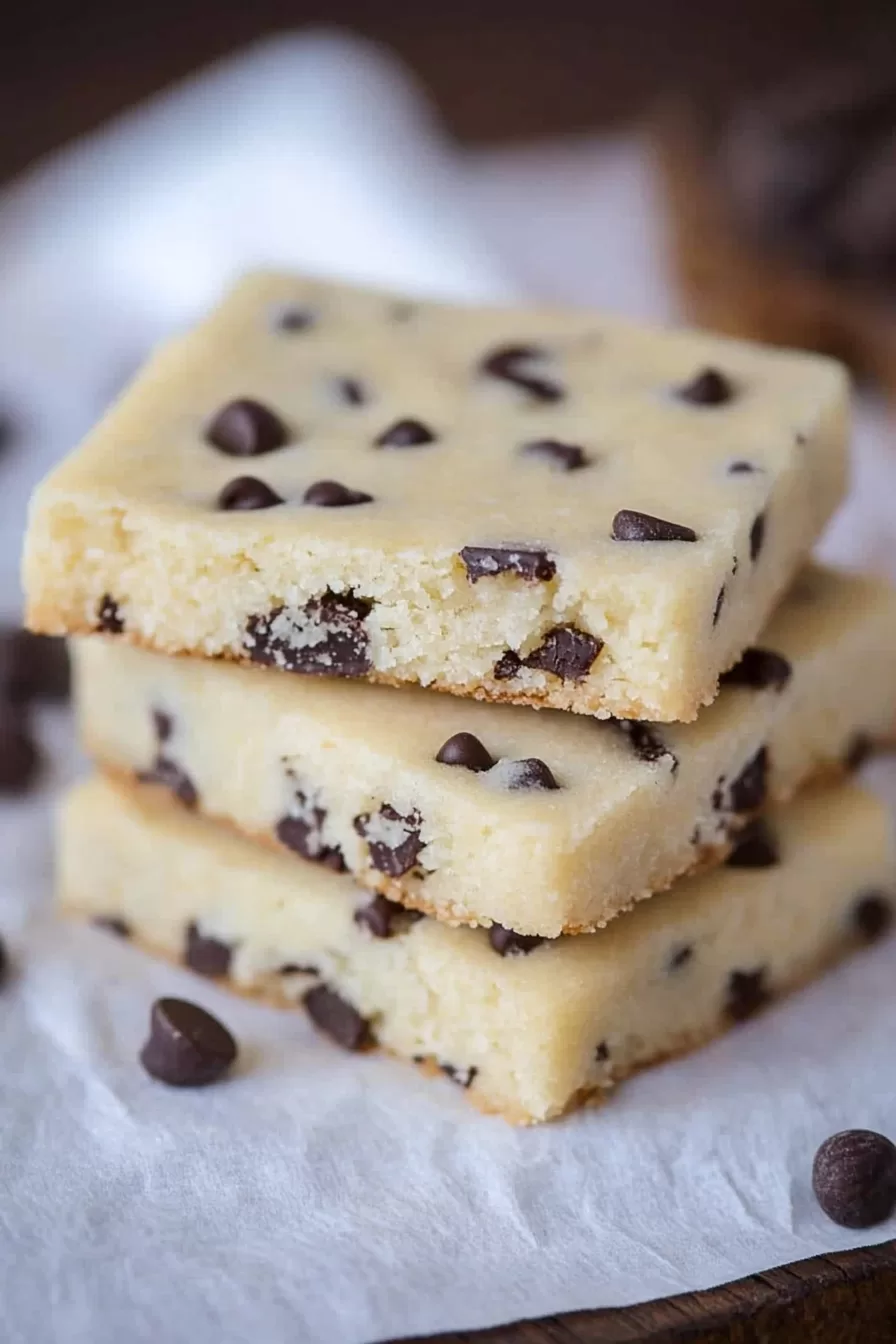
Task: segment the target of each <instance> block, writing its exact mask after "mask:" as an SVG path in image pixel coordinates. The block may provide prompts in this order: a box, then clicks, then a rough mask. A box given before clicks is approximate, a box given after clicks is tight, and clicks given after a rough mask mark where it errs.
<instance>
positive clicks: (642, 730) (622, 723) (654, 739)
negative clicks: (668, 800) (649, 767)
mask: <svg viewBox="0 0 896 1344" xmlns="http://www.w3.org/2000/svg"><path fill="white" fill-rule="evenodd" d="M607 722H608V723H612V725H613V727H614V728H617V729H618V730H619V732H621V733H624V734H625V736H626V737H627V738H628V740H629V742H630V743H631V745H632V748H633V750H634V753H635V755H636V756H637V757H638V760H640V761H648V762H651V761H659V760H662V758H663V757H664V756H668V757H669V759H670V760H671V762H672V773H673V775H674V774H675V773H676V771H677V770H678V757H677V756H676V755H675V753H674V752H672V751H670V750H669V748H668V747H667V746H666V744H665V742H664V741H663V739H662V737H661V736H660V734H659V732H658V731H657V729H656V728H654V727H653V726H652V725H651V724H649V723H642V722H641V721H640V719H613V718H611V719H608V720H607Z"/></svg>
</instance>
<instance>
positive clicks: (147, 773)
mask: <svg viewBox="0 0 896 1344" xmlns="http://www.w3.org/2000/svg"><path fill="white" fill-rule="evenodd" d="M137 779H138V780H139V781H140V783H141V784H161V785H162V786H163V787H164V788H166V789H170V790H171V792H172V793H173V794H174V796H175V798H177V799H178V800H179V801H180V802H182V803H183V805H184V807H189V808H194V807H195V806H196V804H197V803H198V802H199V792H198V790H197V788H196V785H195V784H194V783H193V781H192V779H190V776H189V775H188V774H187V772H186V770H184V769H183V768H182V767H181V766H179V765H178V764H177V762H176V761H172V760H171V758H170V757H168V756H166V755H165V754H164V753H163V752H159V753H158V755H157V756H156V758H155V760H154V761H153V763H152V766H151V767H150V769H149V770H141V771H139V773H138V775H137Z"/></svg>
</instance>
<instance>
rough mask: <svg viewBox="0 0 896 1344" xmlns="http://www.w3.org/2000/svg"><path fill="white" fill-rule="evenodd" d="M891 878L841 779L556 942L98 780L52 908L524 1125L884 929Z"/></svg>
mask: <svg viewBox="0 0 896 1344" xmlns="http://www.w3.org/2000/svg"><path fill="white" fill-rule="evenodd" d="M763 827H764V828H765V829H763ZM893 878H894V862H893V852H892V846H891V841H890V835H889V826H888V818H887V816H886V814H885V812H884V809H883V807H882V806H881V805H880V804H879V803H878V802H877V801H876V800H875V799H874V798H872V797H871V796H869V795H868V794H865V793H863V792H862V791H861V790H859V789H857V788H855V787H854V786H849V785H846V786H841V787H838V788H835V789H828V790H825V791H823V792H816V793H813V794H809V795H807V796H805V797H801V798H799V799H797V800H796V801H795V802H793V803H791V804H789V806H788V807H786V808H784V809H781V810H778V811H776V812H773V813H772V814H771V815H770V817H769V818H768V819H767V821H766V822H765V823H762V824H760V825H756V826H754V827H752V828H751V829H750V830H749V831H748V833H747V835H746V837H745V839H744V841H743V843H742V845H741V847H740V849H739V850H738V851H736V852H735V855H734V861H733V863H732V862H731V861H729V864H728V865H727V866H726V867H723V868H720V869H717V870H716V871H715V872H712V873H708V874H704V875H702V876H699V877H695V878H690V879H687V880H685V881H683V882H681V883H679V884H678V886H677V887H675V888H673V889H672V890H671V891H669V892H666V893H664V894H663V895H660V896H656V897H654V898H653V899H652V900H649V901H646V902H644V903H643V904H642V905H640V906H638V907H637V908H636V909H635V910H634V911H632V912H631V913H630V914H627V915H623V916H621V917H620V918H619V919H618V920H616V921H615V922H614V923H613V924H612V925H611V926H610V927H609V928H607V929H605V930H601V931H600V932H597V933H593V934H581V935H578V936H566V937H561V938H558V939H555V940H553V941H541V940H539V939H536V938H528V939H526V938H522V937H521V936H519V935H512V934H509V933H507V931H505V930H501V929H500V928H499V927H496V928H493V929H491V930H486V929H469V928H460V929H458V928H448V927H446V926H444V925H442V924H439V923H438V922H437V921H435V920H433V919H430V918H428V917H415V916H414V915H413V914H411V913H409V912H407V911H404V910H402V909H401V908H400V907H398V906H394V905H391V904H390V903H389V902H388V901H386V900H385V899H384V898H383V897H382V896H380V897H374V898H371V896H370V893H369V892H363V891H362V890H360V889H359V888H358V887H356V886H354V885H353V883H352V881H351V879H350V878H348V877H345V876H343V875H341V874H337V873H333V872H329V871H327V870H325V869H322V868H321V867H320V866H318V865H312V864H307V865H301V864H300V865H297V864H296V862H295V859H294V857H292V856H290V855H281V854H278V853H275V852H273V851H271V850H268V849H266V848H265V847H264V846H257V845H254V844H253V843H251V842H250V841H247V840H245V839H243V838H242V837H240V836H239V835H236V834H234V833H231V832H230V831H229V830H227V829H225V828H221V829H218V828H217V827H216V826H215V825H214V824H213V823H210V822H206V821H204V820H202V819H200V818H197V817H195V816H191V815H188V814H186V813H185V812H184V811H183V810H182V809H178V808H177V807H176V806H175V805H174V804H172V803H171V802H170V800H168V798H167V797H165V796H164V795H163V794H161V793H160V792H158V791H156V790H154V789H152V788H144V789H142V790H140V789H127V788H124V787H122V786H120V785H117V784H113V783H110V782H108V781H106V780H104V779H101V778H97V779H94V780H91V781H90V782H88V783H87V784H83V785H81V786H79V787H78V788H76V789H75V791H74V792H73V793H72V794H71V795H70V797H69V799H68V801H67V803H66V805H65V807H64V810H63V813H62V818H61V843H60V850H59V887H60V900H61V903H62V905H63V907H64V908H65V909H66V910H67V911H69V912H71V913H73V914H77V915H81V916H84V917H87V918H91V919H95V920H96V921H97V922H99V923H102V924H105V925H106V926H107V927H111V928H113V929H115V930H116V931H117V932H119V933H122V934H125V935H127V934H129V935H131V936H133V937H134V938H135V939H136V940H137V941H139V942H141V943H144V944H145V945H146V946H147V947H149V948H152V949H153V950H155V951H157V952H161V953H162V954H164V955H166V956H168V957H171V958H174V959H176V960H178V961H185V962H186V963H187V964H188V965H190V966H192V967H193V968H194V969H195V970H197V971H200V972H203V973H205V974H207V975H214V976H216V977H219V978H221V979H222V980H224V979H226V981H227V982H228V983H229V984H231V985H232V986H233V987H234V988H236V989H239V990H244V991H248V992H252V993H259V994H261V995H263V996H265V997H268V998H271V999H273V1000H274V1001H277V1002H281V1003H282V1002H287V1003H294V1002H304V1004H305V1007H306V1009H307V1011H308V1012H309V1013H310V1015H311V1016H312V1018H313V1019H314V1020H315V1022H316V1023H317V1025H318V1026H319V1027H321V1028H322V1029H323V1030H324V1031H326V1032H327V1033H328V1034H329V1035H331V1036H333V1037H334V1038H335V1039H336V1040H337V1041H338V1042H339V1043H341V1044H342V1045H345V1046H348V1047H349V1048H353V1049H357V1048H361V1047H362V1046H364V1045H367V1044H374V1043H379V1044H381V1045H382V1046H384V1047H386V1048H387V1049H389V1050H391V1051H393V1052H394V1053H395V1054H397V1055H402V1056H406V1057H408V1058H410V1059H413V1060H414V1061H415V1062H417V1063H421V1064H424V1063H425V1064H428V1065H429V1066H431V1067H437V1068H438V1069H441V1070H442V1071H443V1072H444V1073H445V1074H447V1075H448V1077H450V1078H451V1079H453V1081H454V1082H455V1083H457V1084H458V1085H459V1086H461V1087H463V1088H466V1089H467V1090H468V1092H469V1094H470V1097H471V1099H472V1100H473V1101H475V1102H476V1103H477V1104H478V1105H479V1106H481V1107H482V1108H483V1109H486V1110H494V1111H499V1112H501V1113H502V1114H503V1115H505V1116H506V1117H507V1118H508V1119H510V1120H513V1121H517V1122H520V1123H531V1122H534V1121H540V1120H548V1119H550V1118H551V1117H553V1116H557V1115H560V1114H562V1113H563V1112H564V1111H566V1110H569V1109H570V1108H571V1107H573V1106H575V1105H577V1104H580V1103H581V1102H583V1101H586V1100H588V1099H589V1098H593V1097H596V1096H600V1095H602V1094H604V1093H606V1091H607V1090H608V1089H610V1088H611V1087H612V1086H613V1084H614V1083H616V1082H617V1081H619V1080H620V1079H621V1078H624V1077H625V1076H626V1075H628V1074H630V1073H632V1072H633V1071H634V1070H635V1069H637V1068H640V1067H642V1066H643V1065H645V1064H648V1063H651V1062H652V1061H656V1060H658V1059H662V1058H663V1057H665V1056H668V1055H670V1054H673V1053H675V1052H678V1051H681V1050H685V1049H688V1048H690V1047H692V1046H695V1045H697V1044H699V1043H700V1042H702V1041H705V1040H707V1039H708V1038H710V1037H712V1036H714V1035H715V1034H716V1033H717V1032H719V1031H722V1030H723V1029H724V1028H725V1027H727V1026H728V1025H730V1024H731V1023H733V1022H738V1021H741V1020H743V1019H744V1018H746V1017H749V1016H751V1015H752V1014H753V1013H754V1012H755V1011H756V1010H757V1009H759V1008H761V1007H762V1006H764V1004H765V1003H766V1002H767V1001H768V1000H769V999H770V998H772V997H774V996H776V995H778V994H780V993H782V992H783V991H785V990H788V989H790V988H791V987H793V986H795V985H797V984H799V983H800V982H801V981H803V980H805V979H806V978H807V977H809V976H811V975H813V974H814V973H816V972H817V971H818V970H819V969H821V968H822V967H823V966H824V965H825V964H826V963H828V962H830V961H831V960H832V959H834V958H835V957H836V956H837V955H839V954H841V953H843V952H845V951H847V950H848V949H849V948H850V947H852V946H855V945H856V944H857V943H859V942H867V941H870V940H872V939H873V938H874V937H876V936H878V935H879V934H881V933H883V932H884V931H885V929H886V928H887V927H888V926H889V923H890V917H891V913H892V909H893V903H892V894H891V893H892V891H893Z"/></svg>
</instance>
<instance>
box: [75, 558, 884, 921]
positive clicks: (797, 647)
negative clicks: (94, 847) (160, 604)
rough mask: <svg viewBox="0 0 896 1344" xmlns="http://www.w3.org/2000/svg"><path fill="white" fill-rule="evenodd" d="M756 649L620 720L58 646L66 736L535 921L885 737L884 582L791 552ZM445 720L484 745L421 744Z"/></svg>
mask: <svg viewBox="0 0 896 1344" xmlns="http://www.w3.org/2000/svg"><path fill="white" fill-rule="evenodd" d="M760 647H761V649H762V653H761V654H758V655H757V654H755V653H751V654H749V655H748V656H747V657H746V658H745V659H744V661H743V663H742V664H741V665H739V670H738V672H737V673H736V674H735V677H742V678H743V679H744V680H745V681H746V684H737V682H736V680H734V679H732V678H730V677H729V678H728V680H727V682H726V684H725V685H724V686H723V688H722V690H721V693H720V694H719V696H718V698H717V700H716V701H715V703H714V704H712V705H710V706H709V707H707V708H706V709H705V710H704V711H703V712H702V713H701V715H700V717H699V718H698V720H697V721H696V722H695V723H692V724H677V725H649V724H635V725H628V726H627V728H623V727H621V726H620V725H619V724H618V723H615V722H607V721H591V722H589V721H587V720H584V719H582V718H580V717H575V716H571V715H568V714H560V713H557V712H551V711H544V712H542V713H540V714H534V713H532V711H531V710H528V709H523V708H516V707H512V706H507V705H486V704H482V703H478V702H475V701H469V700H458V699H454V698H451V697H448V696H433V695H431V694H429V693H428V692H426V691H421V690H414V689H410V688H406V689H404V690H401V691H396V690H391V689H388V688H385V687H374V686H369V685H358V684H356V683H351V682H346V681H336V680H334V679H329V678H328V679H323V678H309V677H285V676H278V675H274V674H268V675H264V674H259V673H257V672H255V671H254V670H250V669H243V668H238V667H234V666H231V665H228V664H226V663H223V662H206V661H202V660H198V659H192V658H174V659H172V658H166V657H163V656H160V655H158V654H154V653H148V652H146V651H144V650H140V649H135V648H131V647H128V646H127V645H126V644H124V643H122V641H120V640H116V639H113V638H109V639H98V638H96V637H90V638H86V639H81V640H76V641H75V644H74V648H75V654H76V667H77V672H78V676H77V700H78V707H79V715H80V724H81V733H82V737H83V739H84V741H85V744H86V745H87V748H88V750H89V751H90V753H91V755H93V756H94V758H96V759H98V760H99V761H101V762H103V763H104V764H105V765H106V766H109V767H112V768H113V769H115V770H116V771H118V772H123V773H126V774H128V775H131V776H133V775H134V774H137V775H139V776H140V777H142V778H146V779H153V780H155V781H156V782H158V783H161V784H165V785H167V786H168V788H169V789H170V790H171V791H172V792H173V793H174V794H175V795H176V796H178V797H179V798H180V799H181V801H182V802H184V803H186V804H188V805H189V806H192V807H198V809H199V810H201V811H203V812H205V813H207V814H208V815H210V816H212V817H216V818H221V819H225V820H227V821H229V822H231V823H233V824H235V825H236V826H237V827H239V828H240V829H241V830H243V831H244V832H246V833H247V834H249V835H251V836H255V837H258V838H262V839H265V840H267V841H268V842H269V843H272V844H277V845H284V846H286V847H287V848H289V849H291V850H293V851H295V852H296V853H297V854H298V855H301V856H303V857H304V858H306V859H316V860H318V861H322V862H325V863H330V864H332V863H334V862H336V863H338V862H339V861H340V860H341V862H342V863H344V864H345V865H347V867H348V868H349V869H350V870H351V871H352V872H353V873H354V874H355V875H356V877H357V879H358V880H359V881H360V882H361V883H363V884H364V885H366V886H370V887H372V888H374V889H376V890H381V891H383V892H384V893H386V894H387V895H390V896H391V897H393V898H394V899H398V900H401V901H402V902H403V903H405V904H408V905H411V906H414V907H416V908H418V909H423V910H425V911H427V912H428V913H430V914H436V915H438V917H439V918H441V919H443V920H446V921H448V922H452V923H458V922H460V923H470V922H472V923H483V924H489V923H491V922H493V921H494V922H496V923H498V924H502V925H504V926H505V927H508V928H512V929H515V930H517V931H520V932H523V933H531V934H541V935H545V936H548V937H553V936H555V935H556V934H558V933H560V932H563V931H574V930H580V929H583V928H594V927H595V926H598V925H601V924H603V923H606V921H607V920H608V919H611V918H612V917H613V916H614V915H616V914H617V913H618V912H619V911H620V910H622V909H624V908H625V907H626V906H628V905H630V904H631V903H632V902H633V901H635V900H637V899H640V898H642V897H644V896H648V895H649V894H650V893H651V892H652V891H656V890H659V889H662V888H663V887H665V886H668V885H669V884H670V883H671V882H672V881H673V880H674V879H675V878H676V877H678V876H679V875H680V874H682V873H683V872H685V871H687V870H689V869H691V868H693V867H695V866H696V865H697V864H699V863H705V862H708V861H710V860H712V859H719V858H721V857H722V855H723V854H724V852H725V848H726V846H727V845H728V843H729V842H730V839H731V835H732V833H733V832H734V831H736V830H737V829H738V828H739V827H740V826H741V825H743V824H744V822H745V821H746V820H747V819H748V818H749V816H750V815H752V814H753V813H754V812H755V811H756V810H757V809H758V808H759V807H761V806H762V804H763V803H764V801H765V799H766V798H770V799H775V800H778V801H781V800H784V799H786V798H788V797H789V796H790V795H791V794H792V793H793V792H794V791H795V790H796V789H797V788H798V787H799V786H800V785H801V784H802V783H803V782H804V781H805V780H806V779H807V778H809V777H811V776H814V775H817V774H819V773H821V772H823V771H825V770H831V769H832V768H836V767H840V768H841V769H842V768H843V767H844V766H845V765H847V764H850V763H857V758H859V757H860V756H861V754H862V748H863V746H864V745H865V744H866V743H867V742H874V741H880V740H882V739H890V738H892V736H893V724H894V717H896V716H894V702H896V594H894V592H893V590H892V589H891V588H890V587H889V586H888V585H887V584H885V583H883V582H881V581H878V580H873V579H866V578H861V577H856V576H849V575H846V574H839V573H837V572H836V571H833V570H826V569H821V568H816V569H809V570H806V571H804V572H803V574H802V576H801V577H800V579H798V581H797V583H796V584H795V585H794V587H793V589H792V591H791V593H790V595H789V596H788V598H787V599H786V600H785V602H784V603H783V604H782V605H781V606H780V607H779V609H778V611H777V613H776V614H775V616H774V617H773V619H772V621H771V622H770V624H769V625H768V626H767V628H766V629H765V631H764V632H763V634H762V635H761V637H760ZM458 734H472V736H473V738H475V739H476V740H477V741H478V743H479V755H478V756H476V757H470V756H469V755H468V754H466V755H465V754H464V752H463V750H461V763H455V764H449V763H444V762H443V761H440V760H439V759H437V758H438V757H439V756H440V755H443V756H444V754H445V753H444V752H443V750H442V749H443V747H444V746H445V744H446V743H451V742H452V741H453V740H455V739H456V736H457V735H458ZM463 745H464V744H463V743H461V744H460V748H461V749H462V748H463ZM457 749H458V748H457V744H455V751H456V750H457ZM468 752H469V743H467V753H468ZM448 754H449V757H450V756H451V752H450V751H449V753H448ZM464 761H467V762H468V763H469V764H470V765H472V766H476V767H478V768H476V769H472V768H467V767H466V766H465V764H464V763H463V762H464ZM533 761H536V762H541V763H542V765H543V766H546V767H547V770H548V772H549V775H548V776H545V775H544V772H543V770H539V769H537V768H534V767H533V766H532V764H531V763H532V762H533ZM527 763H528V764H527ZM551 780H553V782H554V783H555V784H556V785H558V786H559V787H557V788H545V787H543V786H544V784H545V782H550V781H551ZM514 785H515V786H516V787H513V786H514ZM539 786H541V787H539ZM296 862H299V863H300V862H301V860H300V859H297V860H296Z"/></svg>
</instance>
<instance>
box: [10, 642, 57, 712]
mask: <svg viewBox="0 0 896 1344" xmlns="http://www.w3.org/2000/svg"><path fill="white" fill-rule="evenodd" d="M69 683H70V674H69V659H68V652H67V650H66V647H65V640H64V639H56V638H54V637H53V636H51V635H35V634H32V632H31V631H30V630H20V629H6V630H0V696H2V698H3V699H4V700H8V701H11V702H13V703H14V704H27V703H28V702H29V701H31V700H52V701H58V700H65V699H66V698H67V696H68V693H69Z"/></svg>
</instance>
